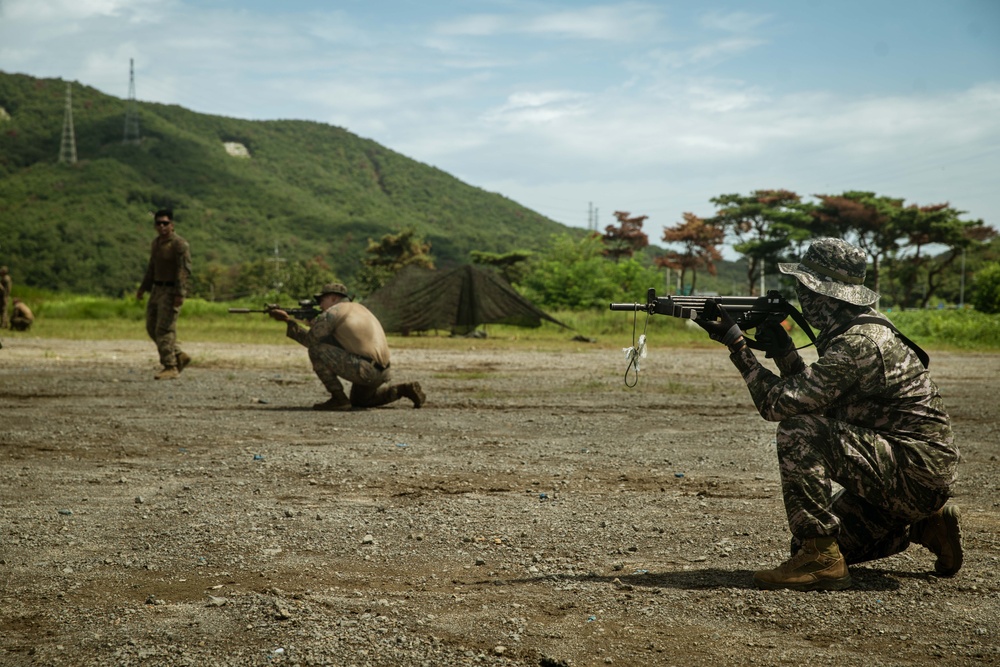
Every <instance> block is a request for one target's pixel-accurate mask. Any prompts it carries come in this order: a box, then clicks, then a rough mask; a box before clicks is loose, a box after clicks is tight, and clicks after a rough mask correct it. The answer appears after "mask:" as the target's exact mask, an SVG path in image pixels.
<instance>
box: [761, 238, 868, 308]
mask: <svg viewBox="0 0 1000 667" xmlns="http://www.w3.org/2000/svg"><path fill="white" fill-rule="evenodd" d="M867 263H868V256H867V255H866V254H865V251H864V250H862V249H861V248H856V247H855V246H852V245H851V244H850V243H848V242H847V241H843V240H841V239H834V238H826V239H817V240H815V241H813V243H812V245H811V246H809V250H807V251H806V254H805V256H804V257H803V258H802V260H801V261H800V262H799V263H798V264H778V270H779V271H781V272H782V273H787V274H788V275H790V276H795V277H796V278H797V279H798V281H799V282H800V283H802V284H803V285H805V286H806V287H808V288H809V289H811V290H812V291H813V292H816V293H817V294H823V295H825V296H829V297H832V298H834V299H838V300H840V301H846V302H847V303H853V304H854V305H855V306H870V305H871V304H873V303H875V302H876V301H878V299H879V295H878V292H874V291H872V290H870V289H868V288H867V287H865V285H864V282H865V267H866V266H867Z"/></svg>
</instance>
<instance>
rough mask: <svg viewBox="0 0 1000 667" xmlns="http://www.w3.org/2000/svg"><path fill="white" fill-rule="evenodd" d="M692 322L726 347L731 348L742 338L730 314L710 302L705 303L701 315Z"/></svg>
mask: <svg viewBox="0 0 1000 667" xmlns="http://www.w3.org/2000/svg"><path fill="white" fill-rule="evenodd" d="M694 323H695V324H697V325H698V326H700V327H701V328H702V329H704V330H705V331H707V332H708V337H709V338H711V339H712V340H714V341H718V342H719V343H722V344H723V345H725V346H726V347H730V348H732V347H733V346H734V345H735V344H736V343H739V342H742V340H743V332H742V331H740V328H739V326H737V325H736V322H734V321H733V318H732V316H730V314H729V313H727V312H726V310H725V309H724V308H717V307H715V304H714V303H712V302H709V303H708V304H707V305H706V307H705V310H704V311H702V317H701V318H699V319H696V320H695V321H694Z"/></svg>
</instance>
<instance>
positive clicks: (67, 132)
mask: <svg viewBox="0 0 1000 667" xmlns="http://www.w3.org/2000/svg"><path fill="white" fill-rule="evenodd" d="M59 161H60V162H67V163H69V164H76V135H75V134H74V133H73V84H72V83H67V84H66V113H65V114H64V115H63V131H62V142H60V144H59Z"/></svg>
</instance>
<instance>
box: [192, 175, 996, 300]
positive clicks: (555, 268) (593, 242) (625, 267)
mask: <svg viewBox="0 0 1000 667" xmlns="http://www.w3.org/2000/svg"><path fill="white" fill-rule="evenodd" d="M816 199H817V202H816V203H809V202H804V201H803V200H802V198H801V197H800V196H799V195H797V194H795V193H793V192H790V191H787V190H757V191H754V192H752V193H750V194H748V195H740V194H726V195H720V196H718V197H714V198H712V199H711V200H710V201H711V202H712V203H713V204H715V205H716V207H717V208H716V212H715V215H713V216H710V217H704V218H703V217H699V216H697V215H695V214H694V213H690V212H685V213H684V214H683V215H682V220H681V221H680V222H678V223H677V224H675V225H672V226H669V227H664V229H663V234H662V236H661V240H662V241H663V242H664V244H665V245H666V248H665V249H664V248H661V247H653V246H651V245H650V239H649V235H648V234H647V233H646V232H645V231H644V230H643V226H644V224H645V223H646V221H647V220H648V216H645V215H632V214H631V213H629V212H627V211H616V212H615V213H614V216H615V220H616V222H615V223H614V224H610V225H608V226H607V227H606V228H605V230H604V232H603V233H601V232H593V233H591V234H589V235H583V236H581V235H571V234H557V235H553V236H552V237H551V238H550V242H549V244H548V246H547V247H545V248H543V249H540V250H535V251H529V250H520V249H519V250H513V251H510V252H505V253H495V252H486V251H472V252H470V261H472V262H473V263H476V264H480V265H484V266H489V267H491V268H493V269H494V270H496V271H497V272H499V273H500V274H501V275H502V276H503V277H504V278H505V279H506V280H507V281H508V282H510V283H511V284H512V285H514V286H515V287H516V288H517V289H518V290H520V291H521V292H522V293H523V294H525V296H527V297H528V298H530V299H532V300H533V301H534V302H536V303H538V304H539V305H541V306H543V307H546V308H553V309H567V310H580V309H587V308H606V307H607V303H609V302H611V301H622V300H636V301H642V300H644V299H645V294H646V290H647V289H648V288H650V287H658V286H660V285H663V284H664V277H663V273H664V271H665V270H670V271H674V272H676V273H675V275H677V276H678V277H679V280H678V284H679V285H680V286H681V289H682V290H683V291H685V292H688V293H690V292H693V291H696V290H697V278H698V274H699V272H702V273H703V274H708V275H709V276H716V275H717V269H718V267H719V266H720V265H723V264H725V263H724V262H723V260H722V251H721V248H722V245H723V244H724V243H726V242H729V243H731V244H732V247H733V248H734V250H735V251H736V252H737V253H739V254H740V255H741V259H740V260H739V262H738V264H739V265H741V266H742V267H743V268H742V269H741V270H742V271H743V276H744V277H743V279H744V280H745V282H744V286H745V293H748V294H751V295H756V294H758V293H759V286H760V277H761V275H762V274H765V273H766V274H776V273H778V271H777V264H778V263H780V262H795V261H798V259H799V258H800V257H801V255H802V254H803V252H804V251H805V248H806V247H807V246H808V244H809V242H810V241H811V240H812V239H814V238H818V237H823V236H836V237H840V238H845V239H847V240H849V241H851V242H853V243H856V244H857V245H858V246H859V247H861V248H863V249H864V251H865V252H866V253H867V254H868V257H869V270H868V276H867V279H866V283H867V284H868V285H869V287H871V288H872V289H874V290H875V291H877V292H879V293H880V294H882V295H883V300H882V304H883V306H890V307H897V308H913V307H926V306H927V305H928V304H929V303H931V302H932V299H934V298H935V296H936V295H937V294H938V293H939V292H942V291H945V292H948V296H954V292H955V285H954V282H955V274H956V272H957V270H958V267H956V266H955V264H956V262H958V261H961V260H964V258H965V255H967V254H968V255H969V256H970V258H974V259H970V264H969V266H970V273H972V272H973V270H974V269H976V268H979V269H982V270H981V271H980V272H981V273H982V277H983V281H981V282H982V283H983V284H984V285H985V284H986V283H987V282H988V281H989V276H991V275H997V276H998V279H997V280H996V281H995V282H997V283H998V286H997V287H996V288H995V291H996V292H997V296H995V297H990V296H988V295H989V294H992V293H993V292H991V291H990V288H987V287H984V286H983V285H979V286H978V288H979V291H980V292H981V293H982V296H983V299H984V301H983V303H987V302H989V300H990V299H993V300H995V301H997V304H996V310H1000V268H994V267H995V265H996V262H997V260H998V259H1000V256H998V255H1000V244H998V243H997V241H1000V239H998V238H997V233H996V231H995V230H993V229H992V228H991V227H989V226H987V225H985V224H984V223H983V222H982V221H981V220H972V221H970V220H963V219H962V216H963V212H962V211H959V210H957V209H955V208H953V207H951V206H950V205H948V204H935V205H930V206H918V205H904V202H903V200H901V199H894V198H890V197H882V196H877V195H875V194H873V193H870V192H845V193H843V194H840V195H817V196H816ZM432 250H433V249H432V244H431V243H430V242H428V241H427V240H425V239H424V238H423V237H422V236H421V235H420V233H418V232H417V231H416V230H415V229H414V228H412V227H409V228H404V229H402V230H399V231H396V232H392V233H388V234H385V235H383V236H382V237H381V238H379V239H377V240H375V239H371V238H369V239H368V243H367V247H366V249H365V253H364V258H363V259H362V260H361V265H362V266H361V270H360V271H359V272H358V273H357V274H356V275H355V276H354V280H353V285H352V289H353V290H354V291H356V292H357V293H358V295H359V296H361V297H362V298H363V297H364V296H366V295H368V294H371V293H372V292H374V291H375V290H377V289H379V288H380V287H382V286H383V285H385V284H386V283H387V282H388V281H389V279H390V278H392V276H394V275H395V274H396V272H398V271H399V270H401V269H402V268H403V267H405V266H409V265H417V266H421V267H423V268H426V269H430V270H433V269H434V268H435V258H434V256H433V253H432ZM991 262H992V264H991ZM726 265H727V266H731V264H726ZM335 279H338V276H337V275H336V274H335V271H334V270H333V269H332V268H331V266H330V265H329V264H328V263H327V262H326V261H325V260H324V258H323V257H321V256H317V257H314V258H312V259H308V260H300V261H296V262H289V263H287V264H284V263H279V262H277V261H275V259H273V258H272V259H261V260H257V261H255V262H249V263H246V264H243V265H238V266H233V267H228V268H226V267H221V266H209V267H208V269H207V270H205V271H202V272H198V273H197V274H196V281H195V292H196V293H198V294H199V295H201V296H206V297H208V296H209V295H219V294H221V295H223V298H231V297H232V296H234V295H236V296H245V295H247V294H254V295H263V294H266V293H270V294H275V293H276V294H279V295H280V294H287V295H289V296H294V297H297V298H298V297H301V296H302V295H308V294H310V293H311V290H312V289H314V288H315V286H316V285H318V284H321V283H323V282H329V281H332V280H335ZM708 280H709V281H710V282H712V279H711V278H710V279H708ZM949 281H950V282H949ZM714 282H715V286H716V287H718V281H714ZM943 287H944V288H945V289H944V290H942V288H943ZM969 289H970V294H971V293H972V292H973V291H974V290H975V289H977V286H973V285H972V284H971V283H970V285H969ZM727 291H728V290H727ZM790 291H791V290H790V286H789V292H790ZM237 292H239V294H237ZM970 302H971V299H970ZM977 307H979V306H978V305H977ZM980 309H982V310H986V312H995V311H991V310H990V307H989V306H988V305H987V306H983V307H982V308H980Z"/></svg>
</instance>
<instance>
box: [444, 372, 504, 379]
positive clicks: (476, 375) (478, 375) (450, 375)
mask: <svg viewBox="0 0 1000 667" xmlns="http://www.w3.org/2000/svg"><path fill="white" fill-rule="evenodd" d="M431 377H433V378H434V379H436V380H486V379H494V378H496V377H498V376H497V374H496V373H490V372H488V371H454V372H446V373H434V375H432V376H431Z"/></svg>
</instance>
